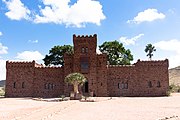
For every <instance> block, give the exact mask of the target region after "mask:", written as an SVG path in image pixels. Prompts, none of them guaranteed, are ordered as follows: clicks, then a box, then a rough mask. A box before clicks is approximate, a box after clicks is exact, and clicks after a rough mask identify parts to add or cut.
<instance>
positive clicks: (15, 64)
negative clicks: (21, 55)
mask: <svg viewBox="0 0 180 120" xmlns="http://www.w3.org/2000/svg"><path fill="white" fill-rule="evenodd" d="M35 66H36V63H35V61H34V60H33V61H32V62H27V61H23V62H19V61H6V68H9V67H35Z"/></svg>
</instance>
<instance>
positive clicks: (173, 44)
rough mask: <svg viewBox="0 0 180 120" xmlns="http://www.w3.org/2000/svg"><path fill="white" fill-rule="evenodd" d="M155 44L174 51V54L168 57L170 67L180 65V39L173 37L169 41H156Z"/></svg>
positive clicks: (165, 49)
mask: <svg viewBox="0 0 180 120" xmlns="http://www.w3.org/2000/svg"><path fill="white" fill-rule="evenodd" d="M154 46H155V47H157V48H160V49H162V50H164V51H170V52H172V55H171V56H170V57H169V58H168V59H169V66H170V68H173V67H177V66H179V65H180V49H179V46H180V40H177V39H172V40H168V41H160V42H157V43H155V44H154Z"/></svg>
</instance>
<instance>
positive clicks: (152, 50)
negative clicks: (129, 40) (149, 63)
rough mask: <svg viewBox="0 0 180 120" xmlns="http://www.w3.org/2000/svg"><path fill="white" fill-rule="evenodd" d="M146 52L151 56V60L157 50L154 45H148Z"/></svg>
mask: <svg viewBox="0 0 180 120" xmlns="http://www.w3.org/2000/svg"><path fill="white" fill-rule="evenodd" d="M144 51H145V52H146V53H147V55H146V56H149V59H150V60H151V59H152V56H153V52H154V51H156V49H155V46H153V45H152V44H147V45H146V48H145V50H144Z"/></svg>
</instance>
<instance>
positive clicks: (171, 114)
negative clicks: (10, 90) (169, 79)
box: [0, 94, 180, 120]
mask: <svg viewBox="0 0 180 120" xmlns="http://www.w3.org/2000/svg"><path fill="white" fill-rule="evenodd" d="M97 99H98V100H99V102H79V101H64V102H43V101H34V100H31V99H24V98H0V104H1V105H0V120H11V119H14V120H80V119H84V120H92V119H94V120H135V119H136V120H160V119H165V118H168V119H170V120H180V94H174V95H173V96H172V97H120V98H117V97H114V98H112V99H111V100H108V98H97Z"/></svg>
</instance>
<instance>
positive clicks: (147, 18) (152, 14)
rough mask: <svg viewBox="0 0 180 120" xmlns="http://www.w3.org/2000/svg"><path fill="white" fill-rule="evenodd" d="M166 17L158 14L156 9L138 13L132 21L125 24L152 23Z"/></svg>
mask: <svg viewBox="0 0 180 120" xmlns="http://www.w3.org/2000/svg"><path fill="white" fill-rule="evenodd" d="M165 17H166V16H165V15H164V14H163V13H159V12H158V10H157V9H147V10H144V11H143V12H140V13H138V15H137V16H136V17H134V19H133V20H128V21H127V23H137V24H139V23H142V22H152V21H154V20H158V19H164V18H165Z"/></svg>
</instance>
